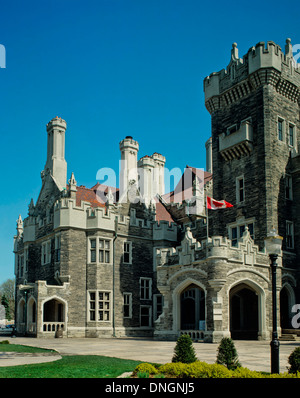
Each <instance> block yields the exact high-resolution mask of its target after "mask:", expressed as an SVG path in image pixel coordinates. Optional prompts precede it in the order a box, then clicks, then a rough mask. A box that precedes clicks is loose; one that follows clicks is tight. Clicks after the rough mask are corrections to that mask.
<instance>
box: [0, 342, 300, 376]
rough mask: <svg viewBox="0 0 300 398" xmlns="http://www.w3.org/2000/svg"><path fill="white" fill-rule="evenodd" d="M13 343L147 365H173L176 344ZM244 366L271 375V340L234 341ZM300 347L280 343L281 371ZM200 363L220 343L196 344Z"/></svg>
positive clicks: (21, 360)
mask: <svg viewBox="0 0 300 398" xmlns="http://www.w3.org/2000/svg"><path fill="white" fill-rule="evenodd" d="M6 340H9V341H10V343H11V344H23V345H29V346H33V347H41V348H48V349H53V350H56V351H57V352H58V354H59V355H104V356H109V357H116V358H123V359H134V360H140V361H145V362H157V363H166V362H171V360H172V356H173V352H174V347H175V344H176V343H175V342H174V341H155V340H151V339H143V338H141V339H136V338H119V339H116V338H109V339H97V338H94V339H91V338H80V339H77V338H69V339H67V338H59V339H55V338H51V339H50V338H49V339H46V338H29V337H28V338H26V337H16V338H6ZM234 343H235V347H236V349H237V352H238V356H239V360H240V362H241V364H242V366H244V367H247V368H249V369H251V370H258V371H266V372H270V343H269V342H268V341H234ZM299 346H300V342H287V341H284V342H281V343H280V372H285V371H287V367H288V357H289V355H290V354H291V352H292V351H293V350H294V349H295V348H296V347H299ZM194 348H195V350H196V354H197V357H198V359H199V360H200V361H204V362H207V363H214V362H215V361H216V356H217V350H218V344H209V343H194ZM59 355H58V356H52V357H51V356H45V355H41V354H39V355H38V354H35V356H31V357H30V356H28V355H27V356H26V355H23V356H21V355H20V354H19V355H15V356H14V355H13V354H10V355H8V356H5V355H3V356H2V357H1V355H0V366H13V365H22V364H25V363H37V362H47V361H51V360H56V359H59V358H60V356H59Z"/></svg>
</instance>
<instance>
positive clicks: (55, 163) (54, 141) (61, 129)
mask: <svg viewBox="0 0 300 398" xmlns="http://www.w3.org/2000/svg"><path fill="white" fill-rule="evenodd" d="M66 128H67V123H66V122H65V121H64V120H63V119H61V118H60V117H58V116H56V117H55V118H54V119H52V120H51V121H50V122H49V123H48V124H47V133H48V143H47V161H46V165H45V169H44V172H45V174H47V169H48V170H49V171H50V174H51V176H52V177H53V178H54V180H55V182H56V184H57V186H58V188H59V189H60V190H63V189H64V188H66V182H67V162H66V160H65V131H66Z"/></svg>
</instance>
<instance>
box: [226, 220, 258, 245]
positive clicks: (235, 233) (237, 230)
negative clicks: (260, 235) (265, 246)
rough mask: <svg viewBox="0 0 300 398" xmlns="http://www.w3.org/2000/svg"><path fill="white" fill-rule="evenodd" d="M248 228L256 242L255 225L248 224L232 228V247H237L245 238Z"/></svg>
mask: <svg viewBox="0 0 300 398" xmlns="http://www.w3.org/2000/svg"><path fill="white" fill-rule="evenodd" d="M246 227H248V230H249V233H250V236H251V238H252V239H253V240H254V224H253V223H247V224H241V225H236V226H232V227H230V239H231V244H232V246H237V244H238V240H239V239H240V238H241V237H242V236H243V233H244V232H245V229H246Z"/></svg>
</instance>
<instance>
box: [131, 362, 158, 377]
mask: <svg viewBox="0 0 300 398" xmlns="http://www.w3.org/2000/svg"><path fill="white" fill-rule="evenodd" d="M133 373H134V374H135V375H137V374H139V375H140V377H142V376H141V375H142V374H146V373H147V374H148V376H149V374H151V375H155V374H157V373H158V370H157V369H156V368H155V367H154V366H153V365H151V364H150V363H147V362H144V363H140V364H139V365H138V366H137V367H136V368H135V369H134V371H133ZM144 377H145V376H144Z"/></svg>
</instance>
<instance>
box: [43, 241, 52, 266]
mask: <svg viewBox="0 0 300 398" xmlns="http://www.w3.org/2000/svg"><path fill="white" fill-rule="evenodd" d="M41 257H42V258H41V262H42V265H45V264H49V263H50V262H51V240H48V241H47V242H43V243H42V256H41Z"/></svg>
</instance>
